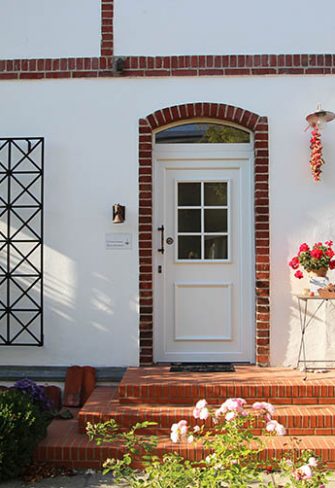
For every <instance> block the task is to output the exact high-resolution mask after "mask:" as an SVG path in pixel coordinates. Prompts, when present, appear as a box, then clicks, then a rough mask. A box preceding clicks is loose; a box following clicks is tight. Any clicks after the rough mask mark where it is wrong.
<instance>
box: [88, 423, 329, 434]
mask: <svg viewBox="0 0 335 488" xmlns="http://www.w3.org/2000/svg"><path fill="white" fill-rule="evenodd" d="M133 425H134V423H131V424H129V425H125V426H122V427H121V428H120V432H128V430H129V429H130V427H132V426H133ZM170 432H171V429H170V427H161V428H159V427H157V428H148V429H143V430H138V433H139V434H141V435H154V436H162V435H163V436H167V435H169V434H170ZM79 433H80V434H85V433H86V430H85V428H84V427H80V428H79ZM252 433H253V434H254V435H262V434H264V430H263V429H261V428H260V429H257V428H255V429H252ZM286 433H287V435H288V436H294V435H298V436H306V435H308V436H310V435H318V436H320V435H323V436H333V435H335V427H333V428H326V427H324V428H308V427H288V428H286Z"/></svg>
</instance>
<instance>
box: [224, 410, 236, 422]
mask: <svg viewBox="0 0 335 488" xmlns="http://www.w3.org/2000/svg"><path fill="white" fill-rule="evenodd" d="M236 415H237V414H236V412H234V411H233V410H230V412H228V413H226V415H225V419H226V420H227V421H228V422H229V421H230V420H233V419H234V418H235V417H236Z"/></svg>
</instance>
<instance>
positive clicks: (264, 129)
mask: <svg viewBox="0 0 335 488" xmlns="http://www.w3.org/2000/svg"><path fill="white" fill-rule="evenodd" d="M201 117H203V118H206V119H209V118H210V119H213V120H219V121H225V122H234V123H236V124H238V125H240V126H241V127H244V128H246V129H249V130H251V131H252V132H253V134H254V151H255V177H254V182H255V185H254V194H255V301H256V307H255V310H256V344H255V349H256V363H257V364H258V365H259V366H268V365H269V359H270V349H269V346H270V286H269V285H270V280H269V278H270V256H269V254H270V247H269V239H270V230H269V137H268V121H267V117H261V116H259V115H257V114H255V113H252V112H249V111H248V110H244V109H242V108H239V107H234V106H232V105H225V104H218V103H189V104H186V105H176V106H173V107H167V108H163V109H161V110H157V111H156V112H154V113H152V114H150V115H148V116H147V117H145V118H143V119H140V121H139V265H140V269H139V276H140V278H139V280H140V283H139V287H140V364H141V365H149V364H152V362H153V269H152V197H153V186H152V145H153V131H154V130H156V129H158V128H160V127H162V128H163V127H164V126H165V125H167V124H171V123H173V122H178V121H180V122H183V121H189V120H190V119H194V118H201Z"/></svg>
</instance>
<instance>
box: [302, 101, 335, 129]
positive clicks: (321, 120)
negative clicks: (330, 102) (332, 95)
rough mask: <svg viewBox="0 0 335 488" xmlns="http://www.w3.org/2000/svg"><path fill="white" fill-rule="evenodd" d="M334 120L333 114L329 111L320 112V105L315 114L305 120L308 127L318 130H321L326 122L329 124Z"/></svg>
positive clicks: (309, 115) (334, 115)
mask: <svg viewBox="0 0 335 488" xmlns="http://www.w3.org/2000/svg"><path fill="white" fill-rule="evenodd" d="M334 119H335V114H334V112H330V111H329V110H322V108H321V105H318V106H317V108H316V111H315V112H313V113H311V114H308V115H307V116H306V120H307V122H308V125H309V126H310V127H312V128H314V127H319V128H320V129H322V128H323V127H324V126H325V125H326V123H327V122H331V121H332V120H334Z"/></svg>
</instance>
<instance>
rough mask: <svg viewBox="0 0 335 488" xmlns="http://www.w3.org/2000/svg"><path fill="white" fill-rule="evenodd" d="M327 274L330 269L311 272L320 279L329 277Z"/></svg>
mask: <svg viewBox="0 0 335 488" xmlns="http://www.w3.org/2000/svg"><path fill="white" fill-rule="evenodd" d="M327 273H328V268H319V269H314V270H313V271H310V272H309V274H310V275H311V276H318V277H320V278H324V277H325V276H327Z"/></svg>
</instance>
